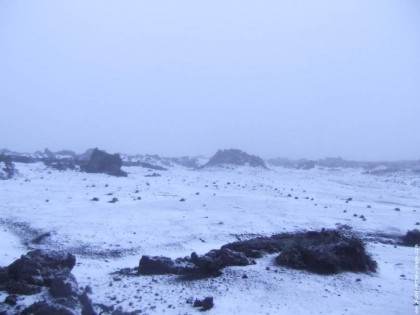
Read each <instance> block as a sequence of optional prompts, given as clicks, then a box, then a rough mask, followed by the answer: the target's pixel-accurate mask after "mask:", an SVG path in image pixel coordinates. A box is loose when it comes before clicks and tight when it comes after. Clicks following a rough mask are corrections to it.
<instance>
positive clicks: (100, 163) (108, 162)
mask: <svg viewBox="0 0 420 315" xmlns="http://www.w3.org/2000/svg"><path fill="white" fill-rule="evenodd" d="M121 166H122V160H121V157H120V155H119V154H108V153H106V152H105V151H101V150H98V149H97V148H96V149H94V150H93V152H92V155H91V157H90V160H89V161H88V162H87V164H85V165H82V166H81V170H82V171H84V172H86V173H104V174H108V175H112V176H127V173H126V172H124V171H123V170H121Z"/></svg>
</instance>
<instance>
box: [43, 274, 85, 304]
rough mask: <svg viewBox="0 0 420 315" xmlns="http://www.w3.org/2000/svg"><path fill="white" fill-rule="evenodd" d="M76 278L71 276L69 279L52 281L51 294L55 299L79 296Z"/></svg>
mask: <svg viewBox="0 0 420 315" xmlns="http://www.w3.org/2000/svg"><path fill="white" fill-rule="evenodd" d="M79 291H80V290H79V287H78V285H77V281H76V278H75V277H74V276H73V275H72V274H70V275H69V276H68V277H67V278H65V279H64V278H55V279H53V280H52V281H51V285H50V294H51V296H53V297H55V298H63V297H64V298H66V297H71V296H77V295H78V294H79V293H80V292H79Z"/></svg>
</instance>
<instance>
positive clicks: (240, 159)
mask: <svg viewBox="0 0 420 315" xmlns="http://www.w3.org/2000/svg"><path fill="white" fill-rule="evenodd" d="M225 165H233V166H245V165H248V166H252V167H261V168H264V169H266V168H267V166H266V165H265V163H264V160H263V159H262V158H260V157H258V156H255V155H250V154H248V153H246V152H243V151H241V150H237V149H228V150H219V151H217V152H216V154H215V155H213V157H212V158H211V159H210V160H209V161H208V162H207V163H206V164H204V165H203V166H202V167H213V166H216V167H217V166H225Z"/></svg>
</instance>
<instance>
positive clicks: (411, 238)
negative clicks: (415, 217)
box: [401, 229, 420, 246]
mask: <svg viewBox="0 0 420 315" xmlns="http://www.w3.org/2000/svg"><path fill="white" fill-rule="evenodd" d="M401 245H404V246H416V245H420V231H419V230H418V229H414V230H411V231H407V233H406V234H405V235H404V236H402V237H401Z"/></svg>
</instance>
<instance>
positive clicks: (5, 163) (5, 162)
mask: <svg viewBox="0 0 420 315" xmlns="http://www.w3.org/2000/svg"><path fill="white" fill-rule="evenodd" d="M15 174H16V169H15V165H14V164H13V162H12V158H11V157H10V156H7V155H4V154H0V180H1V179H10V178H12V177H13V176H14V175H15Z"/></svg>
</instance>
